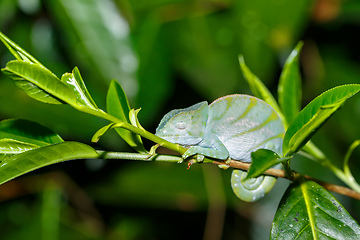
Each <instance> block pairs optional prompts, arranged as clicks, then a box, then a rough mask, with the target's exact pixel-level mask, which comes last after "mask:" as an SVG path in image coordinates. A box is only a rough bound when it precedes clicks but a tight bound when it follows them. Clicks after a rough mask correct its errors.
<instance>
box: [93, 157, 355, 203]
mask: <svg viewBox="0 0 360 240" xmlns="http://www.w3.org/2000/svg"><path fill="white" fill-rule="evenodd" d="M98 153H99V157H98V158H101V159H123V160H136V161H156V162H175V163H179V162H182V160H183V159H182V158H181V156H177V155H165V154H155V155H149V154H141V153H127V152H105V151H98ZM206 160H207V161H205V162H206V163H210V162H211V163H212V164H215V165H224V164H225V162H224V161H216V160H215V161H214V160H212V159H206ZM186 161H188V160H186ZM226 164H227V165H229V166H230V167H232V168H235V169H241V170H249V167H250V165H251V164H250V163H244V162H241V161H235V160H230V161H228V162H226ZM264 174H266V175H269V176H274V177H281V178H286V179H288V180H290V181H295V180H296V179H297V178H298V177H299V176H303V177H305V178H306V179H308V180H311V181H314V182H316V183H318V184H319V185H321V186H323V187H324V188H325V189H327V190H329V191H332V192H336V193H339V194H341V195H345V196H348V197H351V198H354V199H358V200H360V193H358V192H356V191H354V190H352V189H350V188H347V187H343V186H339V185H335V184H331V183H327V182H323V181H320V180H318V179H315V178H312V177H310V176H306V175H301V174H299V173H297V172H294V174H293V177H292V178H291V179H289V178H287V177H286V176H285V172H284V171H283V170H280V169H273V168H271V169H268V170H266V171H265V172H264Z"/></svg>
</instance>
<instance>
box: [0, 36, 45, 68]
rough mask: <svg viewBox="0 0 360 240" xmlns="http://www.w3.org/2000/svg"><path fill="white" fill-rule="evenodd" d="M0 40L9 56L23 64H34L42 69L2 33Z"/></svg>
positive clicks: (31, 57) (32, 58) (36, 61)
mask: <svg viewBox="0 0 360 240" xmlns="http://www.w3.org/2000/svg"><path fill="white" fill-rule="evenodd" d="M0 40H1V41H2V42H3V43H4V45H5V46H6V47H7V49H9V51H10V52H11V54H12V55H13V56H14V57H15V58H16V59H17V60H22V61H25V62H32V63H36V64H38V65H40V66H42V67H44V66H43V65H42V64H41V63H40V62H39V61H38V60H36V58H34V57H33V56H31V55H30V54H29V53H27V52H26V51H25V50H24V49H22V48H21V47H20V46H19V45H17V44H16V43H14V42H13V41H11V40H10V39H9V38H8V37H7V36H5V35H4V34H3V33H2V32H0ZM44 68H45V67H44Z"/></svg>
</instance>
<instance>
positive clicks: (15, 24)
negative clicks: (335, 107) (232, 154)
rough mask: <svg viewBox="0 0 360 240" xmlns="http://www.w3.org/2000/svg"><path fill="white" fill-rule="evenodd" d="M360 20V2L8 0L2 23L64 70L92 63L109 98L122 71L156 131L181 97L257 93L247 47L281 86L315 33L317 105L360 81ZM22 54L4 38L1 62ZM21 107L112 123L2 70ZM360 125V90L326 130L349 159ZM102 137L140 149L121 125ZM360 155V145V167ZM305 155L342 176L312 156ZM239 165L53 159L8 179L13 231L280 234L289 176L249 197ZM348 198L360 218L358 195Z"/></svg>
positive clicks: (212, 239) (331, 144) (32, 114)
mask: <svg viewBox="0 0 360 240" xmlns="http://www.w3.org/2000/svg"><path fill="white" fill-rule="evenodd" d="M359 30H360V2H359V1H357V0H137V1H131V0H42V1H41V0H17V1H13V0H0V31H2V32H3V33H4V34H6V35H7V36H9V37H10V38H11V39H12V40H13V41H15V42H16V43H18V44H19V45H20V46H21V47H22V48H24V49H25V50H26V51H28V52H29V53H30V54H32V55H33V56H35V57H36V58H37V59H38V60H39V61H40V62H42V63H43V64H44V65H45V66H46V67H47V68H49V69H50V70H52V71H53V72H54V73H55V74H57V75H58V76H59V77H60V76H61V75H62V74H63V73H65V72H71V70H72V68H73V67H74V66H78V67H79V69H80V72H81V73H82V76H83V79H84V80H85V83H86V84H87V86H88V89H89V91H90V92H91V94H92V95H93V98H94V99H95V101H96V102H97V104H98V106H100V107H101V108H103V109H105V99H106V92H107V88H108V85H109V83H110V81H111V80H112V79H117V80H118V81H119V83H120V84H121V85H122V87H123V88H124V90H125V92H126V94H127V96H128V98H129V100H130V105H131V107H133V108H140V107H141V111H140V114H139V119H140V122H141V123H142V124H143V126H144V127H145V128H146V129H148V130H150V131H152V132H154V131H155V128H156V126H157V123H158V122H159V121H160V119H161V117H162V116H163V115H164V114H165V113H166V112H168V111H169V110H171V109H174V108H183V107H187V106H190V105H191V104H194V103H196V102H199V101H202V100H207V101H209V102H211V101H213V100H214V99H216V98H218V97H220V96H224V95H227V94H233V93H246V94H251V93H250V90H249V87H248V86H247V84H246V82H245V80H244V79H243V76H242V73H241V71H240V69H239V64H238V55H239V54H243V55H244V57H245V61H246V63H247V65H248V66H249V68H250V69H251V70H252V71H253V72H254V73H255V74H256V75H257V76H259V77H260V78H261V79H262V80H263V81H264V83H265V84H266V85H267V86H268V87H269V89H270V90H271V91H272V92H273V93H274V94H275V96H276V92H277V83H278V78H279V74H280V72H281V68H282V65H283V63H284V61H285V59H286V57H287V56H288V54H289V53H290V51H291V50H292V48H293V47H294V46H295V45H296V44H297V42H298V41H300V40H303V41H304V47H303V50H302V53H301V59H300V61H301V71H302V76H303V106H304V105H305V104H307V103H308V102H309V101H311V100H312V99H313V98H314V97H316V96H317V95H319V94H320V93H321V92H323V91H325V90H327V89H329V88H331V87H334V86H337V85H340V84H346V83H360V81H359V77H360V51H359V47H358V43H359V37H358V32H359ZM11 59H12V56H11V55H10V54H9V52H8V51H7V49H6V48H5V47H4V46H3V45H0V64H1V67H4V66H5V64H6V62H7V61H9V60H11ZM7 118H22V119H28V120H32V121H36V122H39V123H41V124H43V125H44V126H47V127H49V128H51V129H52V130H54V131H56V132H57V133H59V134H60V135H61V136H62V137H63V138H64V139H65V140H75V141H80V142H84V143H87V144H91V142H90V139H91V136H92V135H93V134H94V133H95V132H96V130H97V129H98V128H100V127H102V126H103V125H105V124H106V123H107V122H105V121H103V120H99V119H97V118H95V117H92V116H88V115H85V114H82V113H78V112H76V111H75V110H73V109H71V108H70V107H68V106H57V105H56V106H55V105H47V104H43V103H39V102H36V101H35V100H33V99H32V98H29V97H28V96H27V95H25V94H24V93H23V92H21V91H20V90H18V89H17V88H16V87H15V85H14V84H13V82H12V81H11V80H10V79H9V78H8V77H6V76H5V75H4V74H0V119H1V120H3V119H7ZM359 124H360V96H355V97H354V98H352V99H350V100H349V101H348V102H347V103H346V105H345V106H344V107H343V108H342V109H341V111H340V112H339V113H337V114H335V115H334V116H333V117H332V119H331V120H330V121H329V122H327V123H326V124H325V125H324V127H323V128H322V129H321V131H319V133H317V134H316V136H315V137H314V142H315V143H316V144H317V145H318V146H319V147H320V148H321V149H322V150H323V151H324V152H325V153H326V155H327V156H328V157H329V158H330V159H331V160H332V161H334V162H335V163H337V164H338V165H339V166H341V163H342V159H343V157H344V155H345V152H346V150H347V148H348V146H349V145H350V144H351V143H352V142H353V141H355V140H356V139H359V136H360V126H359ZM146 144H147V146H148V147H150V146H151V143H146ZM94 147H96V148H98V149H105V150H112V151H132V150H131V149H130V148H129V147H128V146H127V145H126V144H125V143H124V142H123V141H122V140H121V139H120V138H119V137H118V136H117V135H116V134H115V133H109V134H107V135H105V137H104V138H103V139H102V140H101V141H100V143H99V144H98V145H96V146H94ZM359 157H360V150H355V152H354V154H353V156H352V160H351V164H352V166H351V167H352V168H353V173H354V175H355V177H356V178H357V179H360V176H359V166H358V164H357V163H356V160H357V159H359ZM292 163H293V167H294V169H295V170H297V171H299V172H302V173H305V174H308V175H311V176H314V177H316V178H318V179H322V180H325V181H328V182H331V183H335V184H342V183H341V182H339V180H337V179H336V178H335V177H334V176H333V175H332V174H331V173H330V172H329V171H327V170H326V169H323V168H322V167H321V166H319V165H317V164H316V163H314V162H312V161H310V160H307V159H305V158H302V157H297V158H295V159H293V161H292ZM230 175H231V170H227V171H224V170H220V169H218V168H217V167H216V166H204V165H194V166H192V167H191V169H190V170H186V166H185V164H183V165H178V164H166V163H153V162H151V163H148V162H130V161H122V160H108V161H102V160H97V161H94V160H77V161H70V162H65V163H61V164H57V165H53V166H49V167H46V168H43V169H40V170H37V171H35V172H32V173H30V174H27V175H25V176H22V177H19V178H18V179H15V180H13V181H10V182H8V183H6V184H4V185H2V186H0V213H1V214H0V232H1V239H111V240H112V239H130V240H131V239H185V238H186V239H206V240H208V239H209V240H216V239H268V236H269V232H270V227H271V222H272V219H273V217H274V213H275V211H276V208H277V206H278V203H279V201H280V198H281V196H282V195H283V193H284V191H285V189H286V187H287V186H288V184H289V182H288V181H286V180H282V179H280V180H279V181H278V183H277V185H276V186H275V188H274V189H273V190H272V191H271V193H270V194H268V195H267V196H266V197H265V198H264V199H262V200H260V201H259V202H256V203H244V202H241V201H240V200H238V199H237V198H236V197H235V195H234V194H233V193H232V190H231V187H230ZM336 197H338V199H339V201H340V202H341V203H342V204H343V205H345V207H346V208H347V209H348V211H349V212H350V213H351V214H352V216H353V217H354V218H355V219H357V220H359V219H360V207H359V204H358V202H356V201H355V200H352V199H349V198H346V197H342V196H338V195H336Z"/></svg>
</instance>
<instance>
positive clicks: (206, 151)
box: [156, 94, 285, 202]
mask: <svg viewBox="0 0 360 240" xmlns="http://www.w3.org/2000/svg"><path fill="white" fill-rule="evenodd" d="M284 133H285V129H284V125H283V123H282V121H281V120H280V117H279V116H278V114H277V113H276V111H275V110H274V109H273V108H272V107H271V106H270V105H269V104H267V103H266V102H264V101H262V100H260V99H258V98H255V97H252V96H248V95H241V94H234V95H229V96H224V97H221V98H219V99H217V100H215V101H214V102H213V103H211V104H210V105H208V103H207V102H205V101H204V102H200V103H197V104H195V105H193V106H191V107H188V108H185V109H175V110H172V111H170V112H169V113H167V114H166V115H165V116H164V117H163V118H162V120H161V122H160V124H159V126H158V127H157V129H156V135H157V136H159V137H161V138H164V139H165V140H167V141H169V142H172V143H178V144H180V145H182V146H185V147H188V149H187V151H186V152H185V153H184V154H183V155H182V158H183V159H186V158H188V157H190V156H193V155H196V154H197V155H198V156H200V158H199V159H201V157H203V156H207V157H211V158H216V159H222V160H226V159H233V160H239V161H242V162H251V152H253V151H255V150H257V149H259V148H265V149H269V150H272V151H274V152H276V153H278V154H279V155H282V143H283V137H284ZM245 176H246V172H244V171H242V170H237V169H235V170H233V172H232V176H231V186H232V188H233V191H234V193H235V194H236V195H237V197H239V198H240V199H242V200H244V201H249V202H252V201H256V200H258V199H259V198H262V197H263V196H264V195H265V194H266V193H267V192H269V191H270V190H271V188H272V187H273V185H274V184H275V182H276V178H274V177H271V176H259V177H257V178H253V179H249V180H247V181H242V179H244V178H245Z"/></svg>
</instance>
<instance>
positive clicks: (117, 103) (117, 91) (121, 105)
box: [106, 80, 146, 152]
mask: <svg viewBox="0 0 360 240" xmlns="http://www.w3.org/2000/svg"><path fill="white" fill-rule="evenodd" d="M106 107H107V111H108V113H109V114H110V115H112V116H114V117H116V118H118V119H120V120H122V121H123V122H126V123H130V119H129V112H130V106H129V102H128V100H127V97H126V95H125V92H124V90H123V89H122V88H121V86H120V84H119V83H118V82H117V81H116V80H113V81H111V84H110V87H109V90H108V94H107V97H106ZM116 131H117V133H118V134H119V135H120V137H121V138H123V139H124V140H125V141H126V142H127V143H128V144H129V145H130V146H131V147H132V148H134V149H135V150H136V151H138V152H146V150H145V147H144V145H143V144H142V141H141V138H140V136H139V135H137V134H133V133H132V132H130V131H128V130H126V129H122V128H117V129H116Z"/></svg>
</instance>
